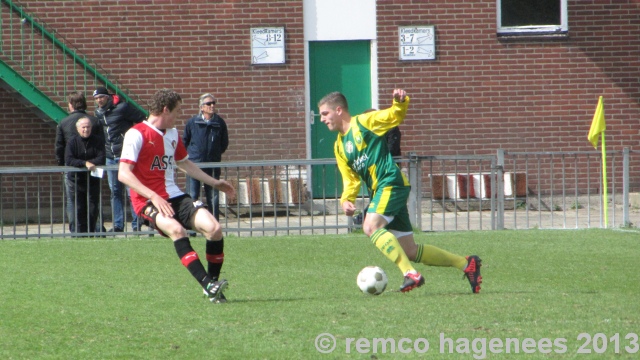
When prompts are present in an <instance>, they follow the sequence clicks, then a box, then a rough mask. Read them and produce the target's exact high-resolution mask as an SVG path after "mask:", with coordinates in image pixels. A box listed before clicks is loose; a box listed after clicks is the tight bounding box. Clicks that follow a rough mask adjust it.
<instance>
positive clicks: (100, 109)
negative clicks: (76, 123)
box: [93, 87, 145, 232]
mask: <svg viewBox="0 0 640 360" xmlns="http://www.w3.org/2000/svg"><path fill="white" fill-rule="evenodd" d="M93 98H94V99H95V101H96V111H95V114H96V117H97V118H98V120H99V121H100V123H101V124H102V127H103V129H104V140H105V154H106V158H107V161H106V164H107V165H117V164H118V163H119V161H120V154H121V153H122V141H123V140H124V134H125V133H126V132H127V130H129V129H130V128H131V127H132V126H133V125H135V124H137V123H139V122H141V121H142V120H144V119H145V115H144V113H142V112H141V111H139V110H138V109H136V108H135V107H133V106H130V105H129V104H128V103H127V102H125V101H124V100H123V99H122V98H120V96H118V95H112V94H109V92H108V91H107V89H106V88H104V87H98V88H96V90H95V91H94V92H93ZM107 179H108V180H109V189H110V190H111V210H112V213H113V219H112V221H113V228H112V229H111V230H109V231H111V232H122V231H124V214H125V208H124V204H123V202H124V197H125V195H126V196H127V197H128V196H129V195H128V194H126V192H125V187H124V185H123V184H122V183H121V182H120V181H118V170H109V171H107ZM131 226H132V227H133V231H138V230H140V224H138V217H137V216H136V214H135V212H134V211H133V207H132V214H131Z"/></svg>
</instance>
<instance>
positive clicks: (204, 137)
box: [182, 93, 229, 220]
mask: <svg viewBox="0 0 640 360" xmlns="http://www.w3.org/2000/svg"><path fill="white" fill-rule="evenodd" d="M198 106H199V108H200V112H199V113H198V115H196V116H194V117H192V118H191V119H189V120H187V125H186V126H185V129H184V133H183V136H182V140H183V141H184V145H185V147H186V148H187V152H188V153H189V160H191V161H192V162H194V163H207V162H220V161H222V154H223V153H224V152H225V151H226V150H227V147H228V146H229V133H228V132H227V123H225V121H224V119H223V118H222V117H220V116H219V115H218V114H217V111H216V98H215V97H214V96H213V95H212V94H209V93H206V94H202V95H201V96H200V98H199V99H198ZM202 170H203V171H204V172H205V173H207V175H209V176H213V177H214V178H216V179H220V168H211V167H209V168H207V167H205V168H203V169H202ZM212 174H213V175H212ZM188 185H189V187H188V191H189V195H190V196H191V197H192V198H193V199H194V200H198V199H199V198H200V181H198V180H196V179H194V178H189V181H188ZM204 196H205V198H206V202H207V206H208V207H209V211H211V213H212V214H213V215H214V216H215V218H216V220H220V202H219V192H218V190H216V189H212V188H211V186H209V185H206V184H205V185H204Z"/></svg>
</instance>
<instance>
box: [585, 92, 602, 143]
mask: <svg viewBox="0 0 640 360" xmlns="http://www.w3.org/2000/svg"><path fill="white" fill-rule="evenodd" d="M605 127H606V124H605V121H604V100H603V98H602V96H600V99H599V100H598V107H596V112H595V114H593V121H592V122H591V129H589V135H587V139H589V142H590V143H591V145H593V147H594V148H596V149H597V148H598V135H600V133H602V132H603V131H604V128H605Z"/></svg>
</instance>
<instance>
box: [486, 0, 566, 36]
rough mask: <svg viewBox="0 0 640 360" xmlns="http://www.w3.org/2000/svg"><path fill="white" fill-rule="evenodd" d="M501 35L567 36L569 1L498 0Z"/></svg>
mask: <svg viewBox="0 0 640 360" xmlns="http://www.w3.org/2000/svg"><path fill="white" fill-rule="evenodd" d="M496 3H497V11H498V34H499V35H546V34H565V33H566V32H567V31H568V30H569V26H568V24H567V0H496Z"/></svg>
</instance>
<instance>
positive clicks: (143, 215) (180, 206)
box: [138, 194, 205, 236]
mask: <svg viewBox="0 0 640 360" xmlns="http://www.w3.org/2000/svg"><path fill="white" fill-rule="evenodd" d="M167 201H168V202H169V204H171V208H172V209H173V212H174V215H173V218H174V219H176V220H177V221H178V222H179V223H180V225H182V226H183V227H184V228H185V229H187V230H193V229H194V219H195V214H196V212H197V211H198V209H200V208H205V207H204V204H203V203H202V201H200V200H196V201H193V199H192V198H191V196H189V195H187V194H184V195H180V196H177V197H174V198H172V199H169V200H167ZM157 215H158V209H157V208H156V207H155V206H154V205H153V203H152V202H151V200H149V201H147V204H146V205H145V206H144V207H142V210H141V211H140V214H138V217H139V218H140V219H142V220H143V222H144V224H145V225H147V226H149V227H151V228H154V229H156V230H158V232H159V233H160V234H161V235H163V236H166V235H165V234H164V233H163V232H162V231H161V230H160V229H158V227H157V226H156V216H157Z"/></svg>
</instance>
